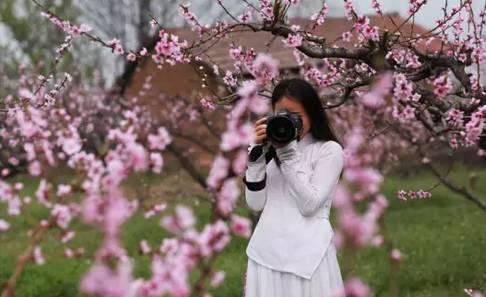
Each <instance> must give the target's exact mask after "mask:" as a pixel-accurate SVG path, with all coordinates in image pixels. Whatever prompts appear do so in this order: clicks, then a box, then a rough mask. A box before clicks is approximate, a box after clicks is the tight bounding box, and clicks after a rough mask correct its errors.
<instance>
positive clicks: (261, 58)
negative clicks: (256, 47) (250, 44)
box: [251, 54, 279, 85]
mask: <svg viewBox="0 0 486 297" xmlns="http://www.w3.org/2000/svg"><path fill="white" fill-rule="evenodd" d="M251 70H252V74H253V75H254V76H255V78H256V81H257V82H258V84H260V85H266V84H268V83H269V82H270V81H272V79H273V78H274V77H275V76H277V75H278V73H279V62H278V60H276V59H274V58H272V57H271V56H270V55H267V54H258V55H257V57H256V58H255V61H253V65H252V68H251Z"/></svg>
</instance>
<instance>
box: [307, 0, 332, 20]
mask: <svg viewBox="0 0 486 297" xmlns="http://www.w3.org/2000/svg"><path fill="white" fill-rule="evenodd" d="M328 12H329V5H327V3H324V5H323V6H322V9H321V10H320V11H319V12H318V13H315V14H313V15H312V16H311V20H313V21H315V22H316V24H317V25H319V26H320V25H322V24H324V21H325V20H326V16H327V14H328Z"/></svg>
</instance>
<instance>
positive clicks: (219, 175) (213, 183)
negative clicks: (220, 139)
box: [206, 155, 230, 188]
mask: <svg viewBox="0 0 486 297" xmlns="http://www.w3.org/2000/svg"><path fill="white" fill-rule="evenodd" d="M229 166H230V162H229V161H228V159H226V158H225V157H223V155H217V156H216V158H215V159H214V161H213V165H212V167H211V170H210V171H209V175H208V178H207V180H206V182H207V184H208V187H210V188H216V187H217V186H218V185H219V183H220V181H221V180H222V179H223V178H224V177H225V176H226V175H227V174H228V170H229Z"/></svg>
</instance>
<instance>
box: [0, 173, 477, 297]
mask: <svg viewBox="0 0 486 297" xmlns="http://www.w3.org/2000/svg"><path fill="white" fill-rule="evenodd" d="M472 171H475V172H477V174H478V176H479V182H478V184H477V189H475V193H476V194H477V195H478V196H480V197H482V198H483V199H484V198H485V196H486V182H485V181H486V169H484V168H483V169H477V170H473V169H465V168H462V167H456V168H454V170H453V173H452V176H453V177H454V178H457V179H459V180H462V181H465V180H466V179H467V175H468V174H469V173H470V172H472ZM18 178H21V179H22V180H23V181H24V182H25V185H26V188H25V193H26V194H30V195H32V197H34V196H33V192H34V191H35V189H36V187H37V185H38V181H35V180H31V179H27V178H22V177H18ZM153 182H156V180H154V181H153ZM435 183H436V180H435V179H434V178H433V177H432V176H431V175H430V174H426V173H420V174H418V175H415V176H413V177H411V178H407V179H403V178H400V177H398V176H392V177H388V178H387V179H386V182H385V184H384V193H385V194H386V195H387V197H388V199H389V200H390V202H391V204H390V207H389V209H388V211H387V213H386V217H385V222H386V235H387V237H388V238H390V239H391V240H393V242H394V243H395V245H396V246H397V247H398V248H399V249H400V250H401V251H402V254H403V256H404V260H403V263H402V264H401V267H400V271H399V286H400V296H403V297H406V296H413V297H426V296H434V297H436V296H437V297H449V296H450V297H452V296H454V297H456V296H466V294H464V292H463V288H469V287H476V288H482V289H483V290H486V213H485V212H483V211H481V210H480V209H479V208H477V207H476V206H474V205H473V204H472V203H470V202H468V201H466V200H465V199H463V198H461V197H458V196H457V195H455V194H453V193H451V192H449V191H448V190H447V189H445V188H444V187H443V186H439V187H437V188H436V189H435V190H434V191H433V192H432V193H433V196H432V198H430V199H428V200H415V201H407V202H404V201H400V200H398V199H397V198H396V195H395V193H396V191H397V190H398V189H402V188H403V189H420V188H423V189H426V188H427V187H429V186H431V185H433V184H435ZM177 201H178V202H179V203H185V204H190V205H194V204H193V203H194V199H193V198H189V197H180V198H177ZM195 210H196V212H197V214H198V218H199V222H198V225H199V226H202V225H203V224H204V222H205V221H207V220H208V218H209V207H208V205H207V204H206V203H205V202H201V203H200V204H199V205H198V206H195ZM237 212H238V213H240V214H243V215H247V214H248V211H247V209H245V208H243V207H242V208H239V209H238V210H237ZM28 213H30V214H31V216H29V217H25V216H22V217H18V218H14V219H11V218H8V219H9V221H10V222H11V225H12V226H11V230H10V231H9V232H7V233H0V284H3V283H4V282H5V281H6V279H7V278H8V277H9V275H10V274H11V272H12V269H13V267H14V263H15V260H16V256H17V254H18V253H19V252H20V251H22V250H24V249H25V246H26V243H27V230H28V228H29V227H31V226H32V224H33V223H34V222H36V221H37V220H38V219H39V218H42V217H45V216H46V211H45V210H43V209H40V208H37V207H35V206H31V208H30V209H29V210H28ZM0 217H5V207H4V205H0ZM74 229H75V230H76V232H77V235H76V237H75V239H74V240H73V242H72V243H70V246H73V247H77V246H84V247H85V248H86V250H87V252H88V253H92V252H93V251H94V250H95V249H96V247H97V246H98V244H99V239H100V235H99V234H98V233H97V232H95V231H93V228H92V227H90V226H86V225H83V224H82V223H81V222H79V221H76V222H74ZM165 235H166V233H165V232H164V230H163V229H162V228H161V227H159V225H158V218H152V219H149V220H146V219H144V218H143V217H142V215H141V214H137V215H135V216H134V217H132V218H131V219H130V222H129V223H128V224H127V225H126V226H125V228H124V234H123V241H124V244H125V247H126V248H127V250H128V251H129V253H130V255H131V256H133V257H134V258H136V259H137V265H136V267H135V273H136V275H137V276H142V277H144V276H145V277H146V276H148V274H149V270H148V263H149V261H148V260H147V259H145V258H142V257H141V256H139V255H138V252H137V247H138V242H139V241H140V240H142V239H146V240H148V241H149V242H150V243H152V244H153V245H155V244H158V243H160V241H161V239H162V238H163V237H164V236H165ZM54 236H56V234H54V235H49V236H48V237H46V238H45V240H44V241H43V242H42V249H43V253H44V256H45V258H46V260H47V262H46V264H44V265H41V266H37V265H35V264H29V265H28V266H27V268H26V270H25V272H24V274H23V276H22V278H21V280H20V282H19V283H18V288H17V292H16V293H17V294H16V296H20V297H23V296H49V297H54V296H78V294H79V293H78V280H79V278H80V276H81V275H82V274H83V273H84V272H85V271H86V269H87V268H88V267H89V266H90V264H91V263H90V262H89V260H86V259H76V260H71V259H64V258H63V257H62V256H61V255H62V252H63V250H62V247H61V246H60V244H59V243H58V240H56V239H55V237H54ZM246 244H247V240H246V239H242V238H234V239H233V240H232V242H231V244H230V246H229V247H228V248H227V250H226V251H225V253H224V254H223V255H221V257H220V258H218V260H217V267H218V268H219V269H223V270H225V271H226V280H225V282H224V283H223V284H222V286H221V287H220V288H219V289H218V290H217V291H215V292H214V296H220V297H228V296H230V297H231V296H241V292H242V285H243V284H242V281H243V275H244V272H245V269H246V261H247V257H246V255H245V248H246ZM339 258H340V261H341V262H342V263H345V262H346V261H345V260H346V259H343V254H341V253H340V254H339ZM343 268H344V270H346V271H347V270H348V269H353V270H354V271H355V272H357V273H358V274H359V275H360V276H362V278H363V279H364V280H365V281H367V282H368V283H369V284H370V286H371V287H372V289H373V291H374V292H375V296H388V295H389V294H388V289H389V282H390V279H389V277H390V273H389V264H388V260H387V256H386V252H385V251H384V249H379V248H369V249H366V250H363V251H361V252H360V253H358V255H357V256H356V261H355V262H354V265H353V267H352V268H351V267H343ZM193 277H196V275H193Z"/></svg>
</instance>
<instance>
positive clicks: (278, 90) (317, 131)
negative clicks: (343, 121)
mask: <svg viewBox="0 0 486 297" xmlns="http://www.w3.org/2000/svg"><path fill="white" fill-rule="evenodd" d="M283 97H287V98H289V99H291V100H296V101H298V102H300V104H302V106H303V107H304V110H305V112H306V113H307V115H308V116H309V118H310V131H309V132H310V133H311V134H312V136H313V137H314V138H315V139H317V140H318V141H328V140H334V141H336V142H337V143H339V144H341V143H340V141H339V140H338V138H337V137H336V134H335V133H334V131H333V129H332V127H331V124H330V123H329V119H328V117H327V115H326V111H325V110H324V107H323V106H322V103H321V101H320V100H319V95H318V94H317V91H316V90H315V89H314V87H312V85H311V84H310V83H308V82H307V81H305V80H303V79H300V78H292V79H284V80H282V81H280V82H279V83H278V84H277V86H275V88H274V89H273V93H272V108H273V109H275V104H276V103H277V102H278V101H279V100H280V99H282V98H283Z"/></svg>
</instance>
